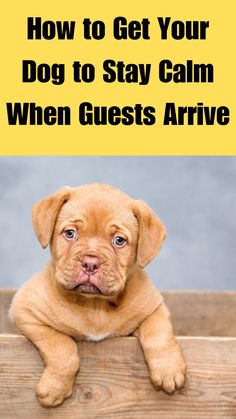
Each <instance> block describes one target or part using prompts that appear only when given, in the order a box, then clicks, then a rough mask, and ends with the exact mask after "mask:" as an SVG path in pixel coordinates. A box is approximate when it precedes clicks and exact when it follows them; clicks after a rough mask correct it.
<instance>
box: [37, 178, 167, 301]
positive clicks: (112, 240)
mask: <svg viewBox="0 0 236 419" xmlns="http://www.w3.org/2000/svg"><path fill="white" fill-rule="evenodd" d="M33 226H34V230H35V233H36V235H37V237H38V240H39V242H40V243H41V245H42V247H43V248H45V247H47V246H48V245H49V244H50V246H51V253H52V258H53V262H54V265H55V270H56V280H57V281H58V282H59V283H60V284H61V286H63V287H64V288H65V289H66V290H70V291H71V292H73V291H74V292H79V293H82V294H85V295H86V296H89V295H90V296H93V295H96V296H101V297H109V296H113V295H116V294H119V293H120V292H121V291H122V290H123V289H124V286H125V283H126V279H127V276H128V273H129V271H130V270H131V269H132V268H133V267H134V265H135V264H136V263H137V264H138V265H139V266H140V267H141V268H143V267H144V266H146V265H147V264H148V263H149V262H150V261H151V260H152V259H153V258H154V256H155V255H156V254H157V253H158V251H159V250H160V248H161V245H162V242H163V240H164V239H165V236H166V231H165V227H164V226H163V224H162V223H161V221H160V220H159V219H158V218H157V216H156V215H155V214H154V212H153V211H152V210H151V209H150V208H149V207H148V206H147V205H146V204H145V203H144V202H143V201H137V200H133V199H130V198H129V197H128V196H127V195H125V194H124V193H122V192H121V191H119V190H118V189H115V188H113V187H111V186H108V185H100V184H93V185H85V186H81V187H79V188H69V187H65V188H62V189H60V190H59V191H58V192H56V193H55V194H53V195H51V196H49V197H47V198H45V199H43V200H42V201H40V202H39V203H38V204H36V205H35V206H34V207H33Z"/></svg>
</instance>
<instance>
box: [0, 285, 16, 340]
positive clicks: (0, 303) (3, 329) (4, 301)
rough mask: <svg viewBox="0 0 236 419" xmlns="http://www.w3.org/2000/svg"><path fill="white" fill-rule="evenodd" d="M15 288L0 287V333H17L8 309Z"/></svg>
mask: <svg viewBox="0 0 236 419" xmlns="http://www.w3.org/2000/svg"><path fill="white" fill-rule="evenodd" d="M15 293H16V289H11V288H2V289H0V333H17V329H16V327H15V326H14V325H13V324H12V323H11V321H10V319H9V316H8V310H9V307H10V304H11V301H12V298H13V296H14V295H15Z"/></svg>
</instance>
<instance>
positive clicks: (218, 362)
mask: <svg viewBox="0 0 236 419" xmlns="http://www.w3.org/2000/svg"><path fill="white" fill-rule="evenodd" d="M179 343H180V345H181V347H182V349H183V352H184V355H185V358H186V361H187V382H186V385H185V387H184V388H183V389H182V390H179V391H178V392H177V393H175V394H174V395H172V396H169V395H167V394H164V393H163V392H162V391H160V392H156V391H155V390H154V389H153V387H152V385H151V384H150V382H149V376H148V371H147V367H146V365H145V362H144V359H143V355H142V351H141V349H140V346H139V343H138V341H137V340H136V338H134V337H128V338H116V339H110V340H106V341H103V342H99V343H92V342H81V343H79V344H78V346H79V352H80V356H81V370H80V372H79V374H78V376H77V379H76V385H75V388H74V392H73V396H72V397H71V398H70V399H68V400H66V402H65V403H64V404H63V405H62V406H59V407H56V408H54V409H45V408H42V407H41V406H40V405H39V404H38V402H37V401H36V399H35V396H34V387H35V384H36V383H37V381H38V380H39V377H40V374H41V372H42V368H43V366H42V361H41V359H40V356H39V354H38V352H37V350H36V349H35V348H34V346H33V345H32V344H31V343H30V342H29V341H27V339H26V338H24V337H23V336H17V335H2V336H1V338H0V400H1V403H0V417H1V418H2V419H15V418H24V419H29V418H30V419H32V418H33V419H34V418H35V419H39V418H45V419H46V418H56V419H62V418H63V419H64V418H66V419H74V418H76V419H80V418H88V419H90V418H101V419H102V418H111V419H113V418H114V419H121V418H127V419H128V418H130V419H133V418H140V419H143V418H160V419H177V418H178V419H192V418H196V419H208V418H214V419H226V418H236V362H235V360H236V338H184V337H183V338H179Z"/></svg>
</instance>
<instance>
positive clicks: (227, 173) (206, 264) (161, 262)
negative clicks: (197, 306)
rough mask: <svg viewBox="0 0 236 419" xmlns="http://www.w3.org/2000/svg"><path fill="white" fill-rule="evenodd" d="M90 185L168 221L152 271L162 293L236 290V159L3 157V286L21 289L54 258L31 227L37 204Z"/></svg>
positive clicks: (0, 276)
mask: <svg viewBox="0 0 236 419" xmlns="http://www.w3.org/2000/svg"><path fill="white" fill-rule="evenodd" d="M91 182H103V183H109V184H113V185H114V186H117V187H119V188H120V189H122V190H123V191H124V192H126V193H127V194H129V195H130V196H132V197H133V198H137V199H144V200H145V201H147V202H148V204H149V205H150V206H151V207H152V208H153V209H154V210H155V211H156V212H157V214H158V215H159V217H160V218H161V219H162V220H163V221H164V223H165V225H166V227H167V230H168V239H167V241H166V243H165V245H164V247H163V248H162V250H161V253H160V254H159V256H158V257H157V258H156V259H155V261H154V262H152V264H150V266H149V267H148V268H147V271H148V272H149V274H150V277H151V279H152V281H153V282H154V283H155V284H156V285H157V286H158V287H159V288H160V289H210V290H217V289H234V288H235V283H236V281H235V275H236V274H235V272H236V255H235V251H236V158H234V157H1V158H0V192H1V195H0V196H1V201H0V227H1V238H0V261H1V269H0V286H1V287H19V286H20V285H21V284H22V283H23V282H24V281H25V280H27V279H28V278H29V277H30V276H31V275H32V274H33V273H34V272H36V271H38V270H40V269H41V267H42V266H43V265H44V264H45V263H46V261H47V260H48V259H49V253H48V251H47V250H42V249H41V247H40V245H39V243H38V242H37V240H36V238H35V236H34V233H33V230H32V227H31V207H32V205H33V204H34V203H35V202H37V201H38V200H39V199H41V198H43V197H45V196H46V195H49V194H51V193H52V192H54V191H55V190H57V189H58V188H60V187H61V186H63V185H70V186H78V185H80V184H83V183H91Z"/></svg>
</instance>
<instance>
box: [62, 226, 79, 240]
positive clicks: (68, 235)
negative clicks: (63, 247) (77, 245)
mask: <svg viewBox="0 0 236 419" xmlns="http://www.w3.org/2000/svg"><path fill="white" fill-rule="evenodd" d="M64 236H65V237H66V238H67V239H69V240H72V239H74V238H75V237H76V231H75V230H72V229H70V230H65V231H64Z"/></svg>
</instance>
